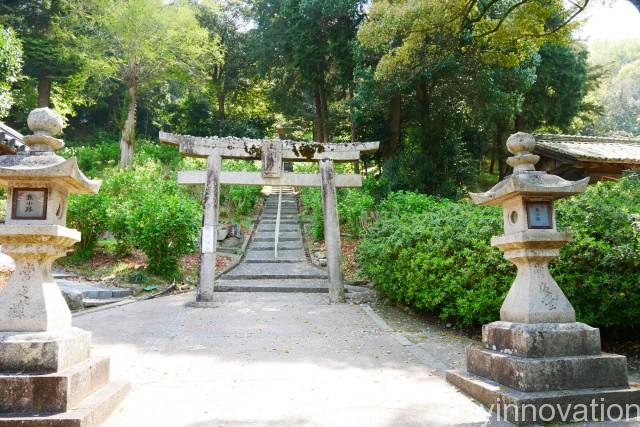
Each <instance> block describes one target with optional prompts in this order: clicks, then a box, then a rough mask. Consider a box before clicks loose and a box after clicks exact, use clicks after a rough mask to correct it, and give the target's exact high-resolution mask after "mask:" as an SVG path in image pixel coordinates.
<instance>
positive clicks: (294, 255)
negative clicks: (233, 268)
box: [245, 249, 307, 263]
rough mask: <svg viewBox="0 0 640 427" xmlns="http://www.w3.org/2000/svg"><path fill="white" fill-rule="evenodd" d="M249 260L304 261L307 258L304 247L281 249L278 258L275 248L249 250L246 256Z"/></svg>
mask: <svg viewBox="0 0 640 427" xmlns="http://www.w3.org/2000/svg"><path fill="white" fill-rule="evenodd" d="M245 260H246V261H247V262H251V261H254V262H255V261H261V262H276V263H277V262H279V261H281V262H304V261H306V260H307V258H306V256H305V254H304V251H303V250H302V249H293V250H279V251H278V258H276V257H275V253H274V251H273V250H270V251H254V250H249V252H247V255H246V257H245Z"/></svg>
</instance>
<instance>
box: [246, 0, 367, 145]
mask: <svg viewBox="0 0 640 427" xmlns="http://www.w3.org/2000/svg"><path fill="white" fill-rule="evenodd" d="M363 3H364V2H363V1H362V0H275V1H271V0H258V1H255V2H253V8H252V14H253V17H254V19H255V23H256V28H255V30H254V34H255V35H256V38H257V46H258V49H257V54H258V60H259V63H260V64H261V65H262V67H263V69H265V70H269V71H270V74H269V75H270V78H271V79H273V80H274V81H276V82H277V84H278V85H279V86H280V87H281V88H298V89H300V90H301V91H303V92H306V93H309V94H310V95H311V98H312V99H313V103H312V104H313V108H314V140H315V141H320V142H327V141H329V131H328V122H329V105H330V102H331V100H332V98H334V99H343V98H345V97H346V96H347V92H348V87H349V85H350V83H351V81H352V73H353V52H352V41H353V39H354V37H355V34H356V30H357V26H358V23H359V22H360V20H361V19H362V17H363V9H362V6H363ZM285 108H286V106H285Z"/></svg>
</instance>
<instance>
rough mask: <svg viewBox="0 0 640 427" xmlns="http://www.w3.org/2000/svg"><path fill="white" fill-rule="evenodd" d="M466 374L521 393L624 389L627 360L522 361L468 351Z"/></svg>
mask: <svg viewBox="0 0 640 427" xmlns="http://www.w3.org/2000/svg"><path fill="white" fill-rule="evenodd" d="M467 370H468V371H469V373H472V374H474V375H478V376H481V377H484V378H488V379H491V380H493V381H496V382H498V383H500V384H503V385H505V386H507V387H510V388H513V389H516V390H519V391H524V392H538V391H554V390H573V389H581V388H601V387H624V386H627V385H628V380H627V359H626V357H624V356H620V355H617V354H605V353H603V354H599V355H591V356H579V357H577V356H567V357H549V358H523V357H516V356H509V355H506V354H504V353H498V352H494V351H489V350H480V349H473V348H469V349H467Z"/></svg>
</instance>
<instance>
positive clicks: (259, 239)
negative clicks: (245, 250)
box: [252, 233, 302, 244]
mask: <svg viewBox="0 0 640 427" xmlns="http://www.w3.org/2000/svg"><path fill="white" fill-rule="evenodd" d="M269 236H270V237H267V236H255V237H254V238H253V240H252V242H271V243H273V239H274V236H273V233H271V234H270V235H269ZM301 239H302V237H301V236H294V237H282V236H280V238H279V239H278V240H279V241H280V242H297V241H300V240H301ZM252 244H253V243H252Z"/></svg>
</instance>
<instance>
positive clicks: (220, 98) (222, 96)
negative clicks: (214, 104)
mask: <svg viewBox="0 0 640 427" xmlns="http://www.w3.org/2000/svg"><path fill="white" fill-rule="evenodd" d="M225 98H226V97H225V94H224V92H222V91H220V92H219V93H218V117H220V119H221V120H224V119H225V118H226V117H227V116H226V114H225V112H224V102H225Z"/></svg>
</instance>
